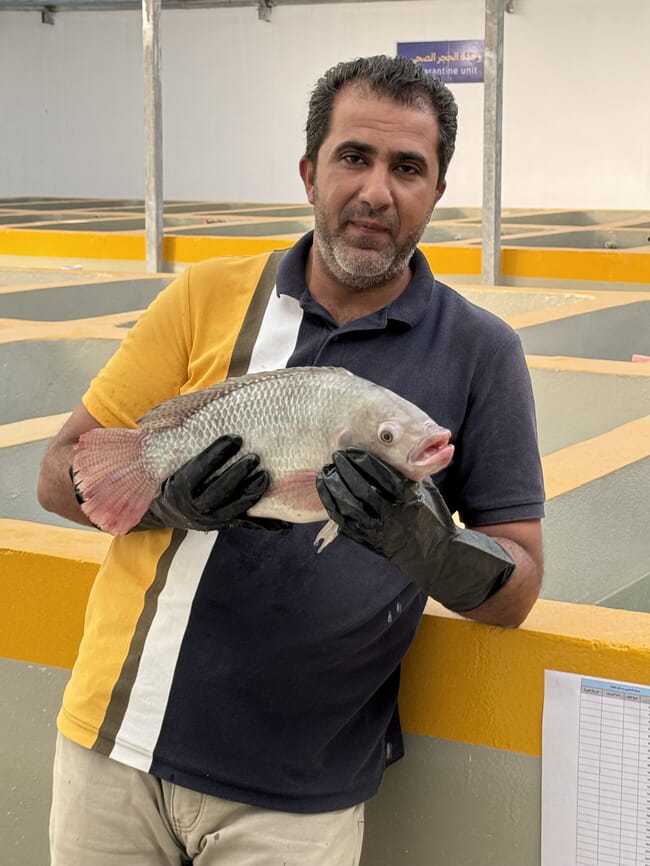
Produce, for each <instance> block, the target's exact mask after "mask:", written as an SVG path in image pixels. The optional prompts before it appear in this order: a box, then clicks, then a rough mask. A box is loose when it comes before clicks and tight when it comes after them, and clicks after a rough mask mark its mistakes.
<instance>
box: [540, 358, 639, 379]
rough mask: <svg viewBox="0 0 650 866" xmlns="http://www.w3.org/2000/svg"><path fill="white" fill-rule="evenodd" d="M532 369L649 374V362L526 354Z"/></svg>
mask: <svg viewBox="0 0 650 866" xmlns="http://www.w3.org/2000/svg"><path fill="white" fill-rule="evenodd" d="M526 361H527V362H528V366H529V367H530V368H531V369H532V370H552V371H559V370H562V371H563V372H571V373H596V374H598V375H602V376H633V377H638V378H641V379H643V378H647V377H648V376H650V364H639V363H634V362H633V361H603V360H601V359H600V358H570V357H569V356H568V355H526Z"/></svg>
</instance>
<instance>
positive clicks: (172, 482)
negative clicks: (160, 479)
mask: <svg viewBox="0 0 650 866" xmlns="http://www.w3.org/2000/svg"><path fill="white" fill-rule="evenodd" d="M241 444H242V440H241V437H240V436H221V437H219V439H216V440H215V441H214V442H213V443H212V444H210V445H208V447H207V448H206V449H205V450H204V451H201V453H200V454H197V455H196V457H192V459H191V460H188V461H187V463H184V464H183V466H181V467H180V468H179V469H177V470H176V472H174V474H173V475H172V476H171V477H170V478H168V479H167V480H166V481H165V482H164V483H163V485H162V488H161V490H160V493H159V494H158V496H157V497H156V498H155V499H154V500H153V502H152V503H151V505H150V506H149V510H148V511H147V512H146V513H145V515H144V516H143V518H142V520H141V521H140V523H138V525H137V526H134V527H133V529H134V530H139V529H159V528H161V527H164V526H169V527H174V528H176V529H198V530H201V531H203V532H209V531H211V530H213V529H224V528H226V527H231V526H245V527H249V528H251V529H269V530H272V531H280V530H288V529H290V528H291V524H290V523H285V522H284V521H283V520H269V519H265V518H257V517H249V516H248V515H246V511H247V510H248V509H249V508H250V507H251V506H252V505H254V504H255V503H256V502H257V501H258V499H261V497H262V496H263V495H264V493H265V492H266V489H267V487H268V486H269V476H268V472H266V471H264V470H263V469H259V468H258V467H259V462H260V458H259V457H258V456H257V454H244V456H243V457H240V458H239V460H237V461H235V463H233V464H231V465H230V466H229V467H228V468H227V469H223V466H224V465H225V463H226V462H227V461H228V460H230V458H231V457H234V455H235V454H236V453H237V452H238V451H239V449H240V448H241ZM221 470H223V471H221Z"/></svg>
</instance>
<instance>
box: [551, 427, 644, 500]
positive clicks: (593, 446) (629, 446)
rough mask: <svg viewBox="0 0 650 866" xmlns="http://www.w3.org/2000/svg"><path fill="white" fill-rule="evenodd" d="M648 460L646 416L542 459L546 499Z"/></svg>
mask: <svg viewBox="0 0 650 866" xmlns="http://www.w3.org/2000/svg"><path fill="white" fill-rule="evenodd" d="M646 457H650V415H646V416H645V417H644V418H638V419H637V420H636V421H630V422H629V423H628V424H622V425H621V426H620V427H616V429H614V430H610V431H608V432H607V433H602V434H601V435H600V436H594V437H593V438H592V439H587V440H585V441H583V442H578V443H576V444H575V445H571V446H569V447H568V448H562V449H561V450H560V451H555V452H553V453H552V454H547V455H546V457H544V459H543V464H544V483H545V485H546V496H547V499H553V498H555V497H556V496H562V494H564V493H568V492H569V491H570V490H575V489H576V488H577V487H581V486H582V485H583V484H588V483H589V482H590V481H595V480H596V479H597V478H603V477H604V476H605V475H609V474H610V473H611V472H615V471H616V470H617V469H622V468H623V467H624V466H628V465H629V464H630V463H636V462H637V461H638V460H643V459H644V458H646Z"/></svg>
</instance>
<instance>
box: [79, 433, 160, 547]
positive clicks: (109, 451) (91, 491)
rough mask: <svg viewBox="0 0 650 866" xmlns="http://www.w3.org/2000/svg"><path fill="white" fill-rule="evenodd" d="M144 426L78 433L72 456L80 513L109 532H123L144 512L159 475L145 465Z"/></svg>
mask: <svg viewBox="0 0 650 866" xmlns="http://www.w3.org/2000/svg"><path fill="white" fill-rule="evenodd" d="M150 435H151V434H150V433H149V432H148V431H147V430H126V429H122V428H116V429H113V428H104V427H97V428H93V429H92V430H89V431H88V432H87V433H84V434H82V436H81V437H80V438H79V442H78V444H77V446H76V447H75V451H74V455H73V458H72V469H73V472H74V479H75V483H76V485H77V487H78V488H79V490H80V492H81V494H82V496H83V498H84V503H83V505H82V506H81V510H82V511H83V513H84V514H85V515H86V516H87V517H88V518H89V519H90V520H92V522H93V523H94V524H95V526H98V527H99V528H100V529H103V530H104V531H105V532H110V533H111V535H125V534H126V533H127V532H128V531H129V530H130V529H132V528H133V527H134V526H135V525H136V524H137V523H139V521H140V519H141V518H142V515H143V514H144V513H145V511H146V510H147V508H148V507H149V505H150V504H151V500H152V499H153V498H154V496H155V495H156V494H157V492H158V490H159V489H160V482H161V479H160V478H158V477H157V476H155V475H154V474H153V473H152V472H151V470H150V469H149V468H148V467H147V466H146V464H145V462H144V460H143V457H142V445H143V442H144V440H145V439H146V438H147V437H148V436H150Z"/></svg>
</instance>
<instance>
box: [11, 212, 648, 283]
mask: <svg viewBox="0 0 650 866" xmlns="http://www.w3.org/2000/svg"><path fill="white" fill-rule="evenodd" d="M244 230H245V227H244V226H242V231H244ZM297 237H298V235H291V236H288V235H287V236H283V237H267V238H262V237H240V238H237V237H235V238H233V237H203V236H195V237H192V236H190V235H187V236H186V235H182V236H181V235H176V236H175V235H172V234H167V235H165V237H164V238H163V259H164V261H166V262H169V263H171V262H184V263H190V262H196V261H200V260H202V259H206V258H210V257H212V256H229V255H230V256H237V255H253V254H255V253H258V252H260V253H261V252H265V251H268V250H273V249H283V248H286V247H289V246H291V245H292V244H293V243H294V241H295V239H296V238H297ZM421 249H422V252H423V253H424V255H425V256H426V257H427V259H428V260H429V262H430V263H431V265H432V267H433V270H434V272H436V271H437V272H438V273H458V274H480V273H481V247H480V245H477V246H462V245H460V244H459V245H458V246H452V245H449V246H445V245H435V244H422V245H421ZM0 255H13V256H40V257H54V258H68V257H74V258H85V259H94V260H107V259H109V260H126V261H144V259H145V239H144V233H143V232H134V233H128V232H127V233H117V232H105V233H101V232H74V231H47V230H44V229H2V230H0ZM501 271H502V273H503V274H504V275H505V276H513V277H514V276H518V277H538V278H548V279H567V280H596V281H598V282H601V283H603V282H633V283H646V282H649V281H650V255H648V253H647V252H646V250H645V249H643V250H638V251H637V250H631V251H623V250H584V249H553V248H550V249H549V248H548V247H547V248H544V247H541V248H540V247H535V248H531V247H514V248H513V247H504V248H503V249H502V251H501Z"/></svg>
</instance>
